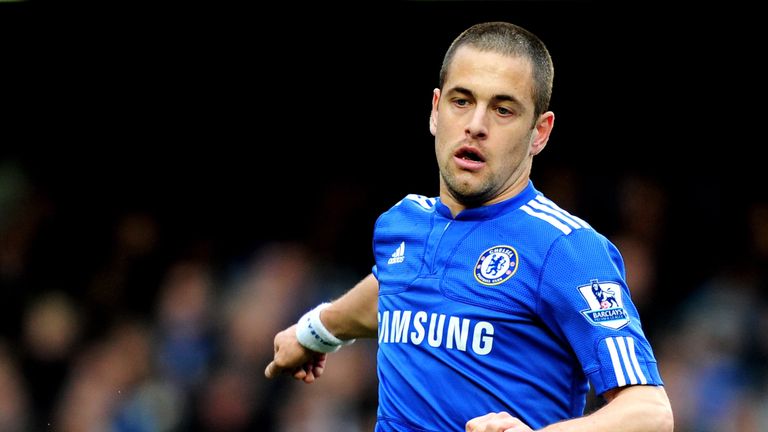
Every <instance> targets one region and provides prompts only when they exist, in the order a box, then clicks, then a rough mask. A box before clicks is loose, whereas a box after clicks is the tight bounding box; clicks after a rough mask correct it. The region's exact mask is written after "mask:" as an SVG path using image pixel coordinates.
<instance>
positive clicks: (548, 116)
mask: <svg viewBox="0 0 768 432" xmlns="http://www.w3.org/2000/svg"><path fill="white" fill-rule="evenodd" d="M554 126H555V113H553V112H552V111H547V112H545V113H544V114H541V115H540V116H539V119H538V120H536V125H535V126H534V129H535V130H534V132H533V133H532V134H531V149H530V155H531V156H536V155H537V154H539V153H541V151H542V150H544V146H546V145H547V141H549V135H550V134H551V133H552V128H553V127H554Z"/></svg>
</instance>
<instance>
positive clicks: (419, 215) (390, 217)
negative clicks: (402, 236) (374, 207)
mask: <svg viewBox="0 0 768 432" xmlns="http://www.w3.org/2000/svg"><path fill="white" fill-rule="evenodd" d="M436 204H437V198H430V197H426V196H424V195H416V194H408V195H406V196H405V197H404V198H403V199H401V200H400V201H398V202H397V203H395V205H393V206H392V207H390V208H389V209H388V210H386V211H385V212H384V213H382V214H381V215H380V216H379V218H378V219H377V221H376V226H377V227H381V226H387V225H391V224H397V225H399V224H401V223H404V222H405V223H408V222H409V221H410V222H415V221H424V222H426V221H427V220H428V219H429V218H431V215H432V214H433V213H434V212H435V206H436Z"/></svg>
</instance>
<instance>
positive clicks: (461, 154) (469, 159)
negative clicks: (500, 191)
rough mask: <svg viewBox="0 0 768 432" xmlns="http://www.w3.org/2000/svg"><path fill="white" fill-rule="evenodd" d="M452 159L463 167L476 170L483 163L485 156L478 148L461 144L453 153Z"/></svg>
mask: <svg viewBox="0 0 768 432" xmlns="http://www.w3.org/2000/svg"><path fill="white" fill-rule="evenodd" d="M453 158H454V160H456V163H457V164H458V165H459V167H461V168H463V169H467V170H470V171H476V170H478V169H480V168H482V167H483V166H484V165H485V157H484V156H483V154H482V153H481V152H480V150H479V149H477V148H475V147H470V146H462V147H461V148H459V149H458V150H457V151H456V153H454V154H453Z"/></svg>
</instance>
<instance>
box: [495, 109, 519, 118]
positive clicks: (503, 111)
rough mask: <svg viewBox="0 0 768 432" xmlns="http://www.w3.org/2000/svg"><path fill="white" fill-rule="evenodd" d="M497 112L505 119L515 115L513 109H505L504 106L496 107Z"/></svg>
mask: <svg viewBox="0 0 768 432" xmlns="http://www.w3.org/2000/svg"><path fill="white" fill-rule="evenodd" d="M496 112H497V113H499V115H500V116H503V117H509V116H511V115H514V114H515V112H514V111H512V110H511V109H509V108H507V107H503V106H500V107H496Z"/></svg>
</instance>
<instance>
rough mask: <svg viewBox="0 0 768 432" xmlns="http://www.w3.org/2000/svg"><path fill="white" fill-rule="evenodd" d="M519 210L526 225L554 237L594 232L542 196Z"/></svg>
mask: <svg viewBox="0 0 768 432" xmlns="http://www.w3.org/2000/svg"><path fill="white" fill-rule="evenodd" d="M520 210H522V211H523V213H525V215H527V217H526V216H523V219H524V220H526V221H527V223H529V224H531V225H533V226H535V227H537V228H539V229H541V230H543V231H545V232H550V233H551V234H552V235H554V236H561V235H566V236H568V235H570V234H572V233H573V232H574V231H578V230H586V231H592V232H594V230H593V229H592V227H591V226H590V225H589V224H588V223H587V222H586V221H584V220H583V219H581V218H580V217H578V216H575V215H573V214H571V213H569V212H567V211H566V210H563V209H562V208H560V206H558V205H557V204H555V203H554V202H553V201H551V200H550V199H548V198H547V197H545V196H544V195H542V194H537V195H536V196H535V197H534V198H533V199H531V200H529V201H528V202H526V203H524V204H523V205H521V206H520Z"/></svg>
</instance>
